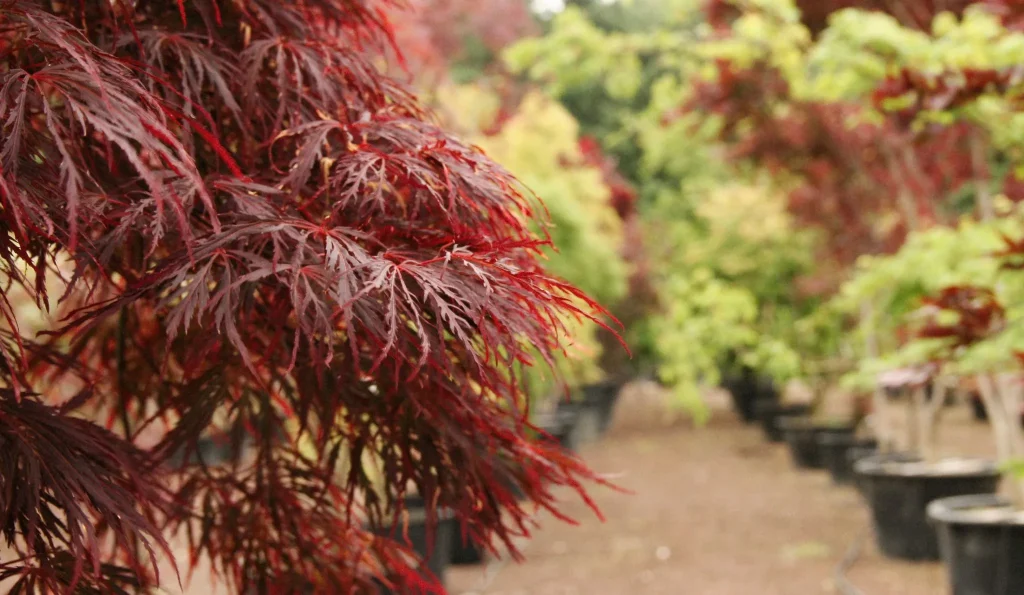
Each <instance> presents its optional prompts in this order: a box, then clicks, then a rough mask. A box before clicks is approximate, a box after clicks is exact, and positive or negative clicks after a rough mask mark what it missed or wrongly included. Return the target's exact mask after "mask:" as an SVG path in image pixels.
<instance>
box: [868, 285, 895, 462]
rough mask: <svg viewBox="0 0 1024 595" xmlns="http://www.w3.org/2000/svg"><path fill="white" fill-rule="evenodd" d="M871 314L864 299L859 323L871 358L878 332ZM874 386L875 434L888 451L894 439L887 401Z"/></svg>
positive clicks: (871, 309)
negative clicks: (863, 329)
mask: <svg viewBox="0 0 1024 595" xmlns="http://www.w3.org/2000/svg"><path fill="white" fill-rule="evenodd" d="M873 314H874V313H873V305H872V303H871V302H870V301H865V302H864V303H863V304H861V308H860V320H861V325H862V326H864V327H866V328H865V331H864V351H865V352H866V353H867V356H868V357H869V358H871V359H874V358H876V357H878V334H877V333H876V332H875V328H874V324H873V323H872V316H873ZM874 386H875V390H874V392H873V393H872V394H871V410H872V417H873V425H874V427H875V434H876V437H877V438H878V443H879V446H880V447H881V449H882V450H883V451H889V450H892V448H893V444H892V443H893V441H894V439H893V433H892V428H891V426H890V423H891V420H890V419H889V418H890V415H889V408H888V403H887V402H886V400H885V394H884V393H883V392H882V387H881V386H879V385H878V383H877V382H876V383H875V385H874Z"/></svg>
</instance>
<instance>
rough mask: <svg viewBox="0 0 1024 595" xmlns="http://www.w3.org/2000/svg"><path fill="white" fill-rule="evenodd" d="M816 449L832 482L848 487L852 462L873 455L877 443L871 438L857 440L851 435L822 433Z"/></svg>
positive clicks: (851, 479)
mask: <svg viewBox="0 0 1024 595" xmlns="http://www.w3.org/2000/svg"><path fill="white" fill-rule="evenodd" d="M818 449H819V452H820V454H821V462H822V464H823V465H824V466H825V469H827V470H828V472H829V474H830V475H831V476H832V482H833V483H835V484H836V485H848V484H851V483H853V464H854V462H855V461H857V460H858V459H861V458H864V457H865V456H869V455H871V454H874V453H875V451H876V450H877V449H878V441H877V440H875V439H873V438H857V437H856V436H854V435H853V434H846V433H822V434H819V435H818ZM851 455H854V456H856V458H854V456H851Z"/></svg>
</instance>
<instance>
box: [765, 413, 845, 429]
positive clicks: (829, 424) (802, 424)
mask: <svg viewBox="0 0 1024 595" xmlns="http://www.w3.org/2000/svg"><path fill="white" fill-rule="evenodd" d="M778 423H779V427H780V428H782V429H783V430H797V431H799V430H807V431H811V432H821V433H832V432H843V433H845V432H846V431H850V432H853V431H854V430H856V429H857V426H856V425H855V424H854V423H853V422H851V421H849V420H835V421H830V420H819V419H815V418H814V417H812V416H810V415H790V416H785V417H783V418H782V419H780V420H779V422H778Z"/></svg>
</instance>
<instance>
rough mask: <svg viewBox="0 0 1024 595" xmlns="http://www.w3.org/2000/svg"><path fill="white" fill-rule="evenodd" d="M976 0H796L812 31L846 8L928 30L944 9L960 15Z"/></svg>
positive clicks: (803, 19) (818, 31) (824, 25)
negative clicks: (869, 11)
mask: <svg viewBox="0 0 1024 595" xmlns="http://www.w3.org/2000/svg"><path fill="white" fill-rule="evenodd" d="M976 2H977V0H797V2H796V4H797V7H798V8H799V9H800V12H801V20H802V21H803V23H804V25H806V26H807V28H808V29H810V30H811V32H812V33H815V34H816V33H820V32H821V31H822V30H824V29H825V27H827V26H828V19H829V16H831V15H832V13H834V12H837V11H839V10H843V9H845V8H856V9H860V10H871V11H876V12H884V13H886V14H888V15H891V16H892V17H894V18H896V19H897V20H898V21H899V22H900V23H901V24H902V25H903V26H905V27H913V28H916V29H920V30H923V31H926V30H928V29H930V28H931V25H932V21H933V20H934V19H935V16H936V15H938V14H939V13H941V12H951V13H953V14H956V15H959V14H961V13H962V12H963V10H964V9H965V8H967V7H968V6H969V5H971V4H974V3H976Z"/></svg>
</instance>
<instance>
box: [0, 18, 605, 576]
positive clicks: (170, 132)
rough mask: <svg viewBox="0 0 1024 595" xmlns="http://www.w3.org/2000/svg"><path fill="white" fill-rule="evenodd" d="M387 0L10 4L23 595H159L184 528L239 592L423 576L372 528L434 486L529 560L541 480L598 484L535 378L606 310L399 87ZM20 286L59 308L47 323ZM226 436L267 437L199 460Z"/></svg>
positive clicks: (13, 409) (5, 408)
mask: <svg viewBox="0 0 1024 595" xmlns="http://www.w3.org/2000/svg"><path fill="white" fill-rule="evenodd" d="M380 4H383V2H373V1H372V0H295V1H292V2H282V1H280V0H74V1H68V2H57V1H52V2H51V1H43V0H3V1H2V2H0V64H2V70H0V78H2V82H0V122H2V126H3V135H2V139H0V167H2V172H0V201H2V202H0V226H2V232H3V233H0V268H2V271H0V275H2V278H4V279H5V281H6V283H4V285H3V287H2V288H0V298H2V299H0V312H2V313H3V319H5V320H6V326H7V330H6V331H4V332H3V335H2V341H0V532H2V536H3V537H2V538H3V541H4V542H6V546H7V548H8V551H9V552H13V554H10V555H7V554H4V557H3V558H0V580H4V579H6V580H8V581H9V582H8V583H5V584H12V583H16V584H15V586H14V587H12V588H13V589H14V590H12V591H11V592H12V593H17V592H32V593H42V592H46V593H51V592H69V591H70V592H76V593H104V594H106V593H118V592H139V591H143V590H145V589H146V588H147V587H149V586H152V585H154V584H155V583H156V580H157V578H156V577H155V576H154V573H153V572H152V571H151V570H150V569H151V568H154V567H155V565H154V564H153V559H154V556H155V555H156V554H158V553H159V551H160V550H162V549H166V542H165V536H167V535H170V534H171V532H177V531H181V533H179V534H182V535H185V536H186V538H187V541H188V546H189V551H190V554H191V558H190V559H189V560H184V561H179V562H182V563H183V564H179V570H181V571H182V575H183V576H184V575H185V574H186V572H185V571H186V570H187V568H185V567H184V566H187V565H190V564H191V565H195V564H196V563H197V561H198V560H200V559H201V558H206V557H208V558H209V559H210V560H211V561H212V563H213V567H214V569H215V572H216V574H217V575H219V576H220V577H222V578H224V579H226V580H227V581H228V583H229V584H230V585H231V588H232V591H233V592H237V593H245V594H249V593H330V594H335V593H349V592H373V591H374V589H375V587H374V584H376V583H375V580H381V581H383V582H385V583H390V584H391V585H392V587H393V588H394V589H395V590H396V591H398V592H403V593H408V592H415V591H416V590H417V589H419V588H421V587H422V588H426V587H427V586H426V585H421V584H420V583H422V582H423V579H421V578H420V577H418V576H417V575H416V574H415V573H414V572H412V571H411V570H410V569H409V568H407V567H406V562H405V558H404V556H403V551H404V548H403V546H401V545H400V544H398V543H395V542H393V541H391V540H389V539H385V538H381V537H374V536H373V535H374V533H373V531H372V530H371V529H373V528H374V527H379V526H382V525H386V524H388V523H390V522H392V521H393V520H395V519H398V518H399V514H400V513H399V510H400V509H401V507H402V497H403V495H404V493H405V491H406V490H407V489H408V488H409V487H410V486H412V487H414V488H415V490H416V491H418V493H419V494H420V495H421V496H422V497H423V498H424V499H425V501H426V502H429V503H432V504H434V505H436V506H437V507H447V508H451V509H453V510H454V511H455V512H456V514H457V515H458V517H459V519H460V520H461V521H462V522H463V524H464V525H463V529H464V530H465V531H466V532H468V533H469V534H470V535H473V536H477V537H485V536H491V535H494V536H495V537H496V538H497V539H498V541H503V542H505V543H506V544H508V545H509V546H514V544H513V542H512V538H513V537H514V536H515V535H516V534H517V533H523V532H526V531H528V530H529V528H530V514H529V512H528V511H527V509H525V508H524V506H527V505H525V504H523V505H521V504H518V503H517V501H516V498H515V492H516V491H517V490H521V491H522V492H524V493H525V495H526V497H527V499H528V501H531V502H533V503H536V504H539V505H540V506H541V507H543V508H547V509H549V510H552V511H555V512H556V513H557V510H556V509H555V506H556V502H555V499H554V496H553V494H552V489H553V488H555V487H558V486H571V487H572V488H575V489H576V490H577V491H579V493H580V494H581V495H582V496H583V497H584V498H586V495H585V493H584V492H583V489H582V487H581V486H580V481H582V480H583V479H587V478H592V477H593V475H592V474H591V473H590V472H589V471H588V470H587V469H586V468H585V467H584V466H583V465H582V464H581V463H579V462H578V461H577V460H576V459H574V458H572V457H571V456H569V455H566V454H564V453H562V452H561V451H559V450H557V449H556V448H554V447H550V446H547V445H546V444H542V443H538V442H534V441H531V440H529V439H527V437H526V436H527V434H528V429H529V428H528V424H527V417H526V412H525V411H524V409H525V402H526V401H525V398H524V395H523V394H522V391H521V389H520V384H519V382H518V378H517V377H516V374H515V373H514V372H513V371H514V370H518V369H520V368H521V365H523V364H535V363H539V364H543V363H544V360H546V359H548V358H549V357H550V356H551V354H552V353H554V352H555V351H556V350H557V349H559V344H560V339H561V335H562V334H563V333H564V332H565V330H564V329H563V327H562V326H561V323H560V322H559V321H560V320H563V315H565V314H569V315H571V316H586V317H592V316H597V315H600V314H601V312H599V311H597V309H596V306H595V305H594V304H593V303H592V302H590V301H589V300H588V299H587V298H586V297H585V296H583V295H581V294H580V293H579V292H578V291H577V290H576V289H574V288H573V287H571V286H569V285H567V284H566V283H564V282H561V281H559V280H558V279H554V278H552V277H550V276H548V275H546V274H545V273H544V271H543V270H542V269H541V268H540V267H539V265H538V263H537V260H536V255H537V254H538V251H539V248H540V247H541V246H542V245H543V244H544V243H545V239H544V238H538V237H536V236H535V235H533V234H531V232H530V231H529V227H528V225H529V223H530V220H531V219H532V218H533V217H534V208H535V206H534V204H533V203H534V201H533V199H532V198H531V197H529V196H524V195H522V194H521V193H520V192H519V191H518V190H517V188H518V186H517V184H516V183H515V182H514V180H513V179H512V178H511V177H510V176H509V174H508V173H507V172H505V171H504V170H503V169H502V168H501V167H499V166H498V165H496V164H495V163H493V162H491V161H489V160H488V159H487V158H486V157H485V156H484V155H482V154H481V153H479V152H478V151H477V150H474V149H472V148H470V147H467V146H465V145H463V144H460V143H459V141H458V140H456V139H454V138H452V137H450V136H448V135H446V134H445V133H444V132H443V131H442V130H439V129H438V128H437V127H436V126H435V125H434V124H433V123H432V120H431V117H430V116H429V114H427V113H424V112H423V111H422V110H421V109H420V108H419V107H418V106H417V102H416V100H415V99H414V97H413V96H412V95H410V93H409V92H408V91H406V90H405V89H404V88H403V87H402V86H400V85H399V84H397V83H395V82H394V81H393V80H391V79H389V78H387V77H385V76H383V75H381V74H380V72H379V71H378V69H377V67H376V66H375V60H376V59H377V58H378V57H379V56H381V55H383V54H385V53H386V50H387V46H388V44H389V43H390V41H389V40H390V30H389V25H388V22H387V20H386V18H385V17H384V16H383V15H384V14H385V11H384V10H383V9H384V7H382V6H379V5H380ZM399 49H400V48H399ZM64 263H68V264H66V265H65V264H64ZM59 265H60V266H59ZM53 287H59V288H60V289H61V293H62V295H60V296H57V295H49V293H48V291H47V288H53ZM19 292H20V293H21V294H24V295H27V296H28V297H29V299H31V300H34V302H35V303H36V304H37V305H38V307H39V308H40V309H45V308H47V307H49V305H51V304H55V303H56V298H58V297H59V298H60V303H59V305H57V306H55V308H57V312H56V313H59V314H60V316H61V322H60V324H58V325H56V327H55V328H54V330H53V331H52V332H50V333H48V334H44V335H34V334H33V335H31V336H24V337H23V336H22V335H25V334H27V333H23V332H21V330H20V329H19V316H18V315H16V309H15V306H14V305H13V302H12V299H13V298H12V299H9V298H10V297H11V296H13V295H15V294H16V293H19ZM51 298H52V299H51ZM213 433H216V434H217V435H221V436H223V437H224V439H225V440H228V441H230V443H232V444H234V445H235V446H236V447H237V446H240V445H242V444H248V448H247V449H241V448H234V449H232V451H233V452H234V455H232V457H231V460H230V461H229V463H228V464H226V465H220V466H213V465H207V464H203V463H202V462H200V463H199V464H196V465H185V464H183V463H175V462H174V461H175V460H178V459H180V456H178V455H181V454H182V453H184V454H186V455H190V454H191V453H193V452H194V451H195V450H196V448H197V443H198V441H199V440H200V438H202V437H203V436H206V435H210V434H213ZM367 453H371V454H372V455H373V457H372V459H373V461H374V462H375V465H374V466H369V465H362V464H360V461H362V460H363V457H364V455H366V454H367ZM345 461H349V462H353V461H354V462H355V464H348V465H343V464H341V463H342V462H345ZM374 468H375V469H376V471H377V472H376V473H373V472H371V471H372V470H373V469H374ZM339 469H340V470H343V471H341V472H339ZM510 479H511V481H510ZM374 486H378V487H377V489H374ZM531 509H532V507H531ZM434 511H435V508H434V507H431V508H430V513H429V522H430V523H435V522H436V516H435V512H434ZM185 529H187V531H184V530H185ZM513 549H514V547H513ZM165 574H166V573H165ZM159 580H160V581H161V582H162V583H164V584H167V583H168V582H174V581H176V580H177V579H176V578H175V577H173V576H160V577H159ZM19 588H20V589H21V590H20V591H19V590H18V589H19ZM433 588H437V586H436V585H434V586H433Z"/></svg>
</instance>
